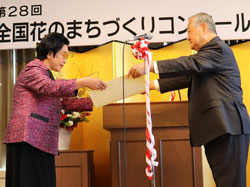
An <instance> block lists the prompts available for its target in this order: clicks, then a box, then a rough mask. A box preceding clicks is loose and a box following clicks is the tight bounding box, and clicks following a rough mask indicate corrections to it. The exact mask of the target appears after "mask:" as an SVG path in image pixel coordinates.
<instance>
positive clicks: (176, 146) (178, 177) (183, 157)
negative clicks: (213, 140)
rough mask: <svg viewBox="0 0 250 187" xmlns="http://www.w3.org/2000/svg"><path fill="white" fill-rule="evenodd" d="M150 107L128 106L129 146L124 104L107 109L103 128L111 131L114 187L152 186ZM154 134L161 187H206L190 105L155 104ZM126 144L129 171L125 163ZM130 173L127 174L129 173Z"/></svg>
mask: <svg viewBox="0 0 250 187" xmlns="http://www.w3.org/2000/svg"><path fill="white" fill-rule="evenodd" d="M145 111H146V105H145V103H127V104H125V116H126V117H125V121H126V123H125V124H126V144H124V123H123V121H124V120H123V104H110V105H107V106H104V107H103V127H104V129H106V130H108V131H110V132H111V143H110V147H111V150H110V156H111V183H112V187H120V186H121V187H125V184H126V183H125V182H126V179H127V186H129V187H138V186H143V187H150V186H151V181H150V180H149V179H148V178H147V176H146V174H145V169H146V166H147V164H146V161H145V160H146V114H145ZM151 116H152V124H153V135H154V137H155V146H154V148H155V149H156V150H157V159H156V161H158V162H159V165H158V167H155V184H156V186H157V187H183V186H185V187H202V186H203V179H202V160H201V148H200V147H198V148H197V147H191V145H190V137H189V127H188V107H187V102H154V103H151ZM124 145H126V170H125V167H124V166H125V164H124ZM125 171H127V175H126V174H125V173H126V172H125Z"/></svg>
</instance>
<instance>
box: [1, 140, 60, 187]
mask: <svg viewBox="0 0 250 187" xmlns="http://www.w3.org/2000/svg"><path fill="white" fill-rule="evenodd" d="M5 186H6V187H56V171H55V156H54V155H52V154H49V153H46V152H44V151H41V150H39V149H37V148H35V147H33V146H31V145H29V144H28V143H25V142H20V143H8V144H7V160H6V182H5Z"/></svg>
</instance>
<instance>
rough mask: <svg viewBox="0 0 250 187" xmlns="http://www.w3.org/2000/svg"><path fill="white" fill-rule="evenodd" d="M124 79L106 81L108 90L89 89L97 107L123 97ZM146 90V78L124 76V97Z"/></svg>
mask: <svg viewBox="0 0 250 187" xmlns="http://www.w3.org/2000/svg"><path fill="white" fill-rule="evenodd" d="M122 82H123V80H122V77H119V78H117V79H113V80H110V81H108V82H106V84H107V85H108V87H107V88H106V90H89V91H88V93H89V95H90V97H91V99H92V101H93V103H94V106H95V107H96V108H98V107H101V106H104V105H107V104H110V103H113V102H116V101H119V100H121V99H122V98H123V83H122ZM143 92H145V79H144V77H140V78H137V79H133V78H132V77H130V78H126V77H125V78H124V97H125V98H127V97H130V96H133V95H135V94H139V93H143Z"/></svg>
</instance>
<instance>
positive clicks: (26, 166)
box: [4, 33, 106, 187]
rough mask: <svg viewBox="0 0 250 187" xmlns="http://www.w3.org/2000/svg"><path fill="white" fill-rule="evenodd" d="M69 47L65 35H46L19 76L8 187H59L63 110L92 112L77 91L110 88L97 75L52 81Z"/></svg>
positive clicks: (9, 143)
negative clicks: (57, 158) (57, 173)
mask: <svg viewBox="0 0 250 187" xmlns="http://www.w3.org/2000/svg"><path fill="white" fill-rule="evenodd" d="M68 45H69V40H68V39H67V38H66V37H65V36H63V35H62V34H58V33H51V34H48V35H47V36H45V37H44V38H43V39H42V41H41V43H40V44H39V45H38V47H37V48H36V52H37V57H36V59H35V60H33V61H31V62H30V63H28V64H27V66H25V68H24V69H23V70H22V71H21V73H20V74H19V77H18V79H17V81H16V84H15V87H14V93H13V103H12V113H11V116H10V120H9V122H8V126H7V129H6V134H5V137H4V143H6V144H7V162H6V187H56V176H55V155H57V154H58V128H59V121H60V117H61V112H60V111H61V110H62V109H66V110H71V111H91V110H92V106H93V104H92V101H91V99H90V98H80V99H79V98H76V97H74V96H75V94H76V92H77V89H79V88H82V87H88V88H90V89H94V90H96V89H100V90H103V89H105V88H106V84H105V83H104V82H103V81H101V80H100V79H98V78H93V77H84V78H80V79H72V80H63V79H60V80H55V79H54V77H53V75H52V73H51V71H52V70H53V71H56V72H60V71H61V69H62V67H63V66H64V64H65V63H66V59H67V57H68Z"/></svg>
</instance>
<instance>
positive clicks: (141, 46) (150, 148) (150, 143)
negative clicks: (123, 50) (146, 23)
mask: <svg viewBox="0 0 250 187" xmlns="http://www.w3.org/2000/svg"><path fill="white" fill-rule="evenodd" d="M148 44H149V43H148V42H147V41H145V39H140V41H137V42H136V43H135V45H133V46H131V48H132V50H133V55H134V56H135V57H136V58H137V59H144V63H145V76H146V81H145V90H146V123H147V127H146V138H147V142H146V146H147V151H146V163H147V164H148V166H147V168H146V175H147V177H148V178H149V180H151V179H152V178H153V174H154V171H153V170H154V166H158V162H156V161H155V159H156V158H157V152H156V150H155V149H154V145H155V139H154V135H153V133H152V120H151V109H150V96H149V73H150V65H151V62H152V53H151V52H150V51H149V49H148Z"/></svg>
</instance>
